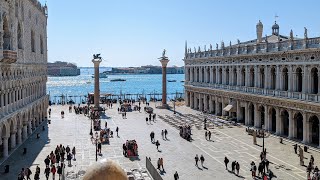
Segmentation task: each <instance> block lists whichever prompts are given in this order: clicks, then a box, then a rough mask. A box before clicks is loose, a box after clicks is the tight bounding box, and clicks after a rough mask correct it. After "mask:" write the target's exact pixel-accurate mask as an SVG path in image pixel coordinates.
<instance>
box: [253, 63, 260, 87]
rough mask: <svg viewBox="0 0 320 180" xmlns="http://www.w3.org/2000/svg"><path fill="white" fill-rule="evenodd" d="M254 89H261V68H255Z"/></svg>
mask: <svg viewBox="0 0 320 180" xmlns="http://www.w3.org/2000/svg"><path fill="white" fill-rule="evenodd" d="M254 76H255V78H254V87H257V88H260V68H259V67H258V66H254Z"/></svg>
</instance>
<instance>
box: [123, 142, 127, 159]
mask: <svg viewBox="0 0 320 180" xmlns="http://www.w3.org/2000/svg"><path fill="white" fill-rule="evenodd" d="M122 149H123V153H122V154H123V155H124V156H125V157H127V146H126V144H125V143H123V145H122Z"/></svg>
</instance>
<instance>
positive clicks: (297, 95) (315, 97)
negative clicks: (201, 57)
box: [185, 81, 320, 103]
mask: <svg viewBox="0 0 320 180" xmlns="http://www.w3.org/2000/svg"><path fill="white" fill-rule="evenodd" d="M185 85H191V86H196V87H206V88H213V89H223V90H229V91H237V92H244V93H250V94H258V95H265V96H275V97H281V98H289V99H298V100H303V101H312V102H316V103H320V94H304V93H301V92H288V91H280V90H272V89H263V88H257V87H246V86H230V85H224V84H211V83H204V82H188V81H186V82H185Z"/></svg>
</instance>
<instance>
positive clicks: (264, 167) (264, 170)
mask: <svg viewBox="0 0 320 180" xmlns="http://www.w3.org/2000/svg"><path fill="white" fill-rule="evenodd" d="M262 153H263V156H264V161H265V159H266V154H265V153H264V125H262ZM265 172H266V166H265V165H264V166H263V173H265Z"/></svg>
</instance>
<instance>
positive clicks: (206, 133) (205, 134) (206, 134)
mask: <svg viewBox="0 0 320 180" xmlns="http://www.w3.org/2000/svg"><path fill="white" fill-rule="evenodd" d="M204 136H205V137H206V140H208V131H206V132H205V133H204Z"/></svg>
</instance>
